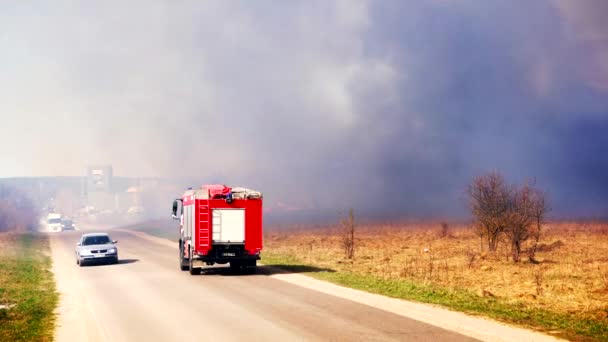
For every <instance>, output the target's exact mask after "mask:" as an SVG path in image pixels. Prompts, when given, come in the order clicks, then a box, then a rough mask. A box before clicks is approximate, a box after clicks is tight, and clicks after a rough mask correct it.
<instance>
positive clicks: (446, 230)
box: [439, 222, 450, 238]
mask: <svg viewBox="0 0 608 342" xmlns="http://www.w3.org/2000/svg"><path fill="white" fill-rule="evenodd" d="M440 225H441V228H440V229H439V237H440V238H446V237H448V236H450V226H449V225H448V223H447V222H441V224H440Z"/></svg>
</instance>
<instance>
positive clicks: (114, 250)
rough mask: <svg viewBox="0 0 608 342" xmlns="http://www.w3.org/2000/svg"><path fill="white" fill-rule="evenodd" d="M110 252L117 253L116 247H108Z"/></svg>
mask: <svg viewBox="0 0 608 342" xmlns="http://www.w3.org/2000/svg"><path fill="white" fill-rule="evenodd" d="M108 253H116V248H110V249H108Z"/></svg>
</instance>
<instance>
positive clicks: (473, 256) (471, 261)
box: [466, 249, 477, 268]
mask: <svg viewBox="0 0 608 342" xmlns="http://www.w3.org/2000/svg"><path fill="white" fill-rule="evenodd" d="M466 256H467V267H468V268H472V267H473V264H474V263H475V259H476V258H477V253H476V252H475V251H473V250H472V249H467V255H466Z"/></svg>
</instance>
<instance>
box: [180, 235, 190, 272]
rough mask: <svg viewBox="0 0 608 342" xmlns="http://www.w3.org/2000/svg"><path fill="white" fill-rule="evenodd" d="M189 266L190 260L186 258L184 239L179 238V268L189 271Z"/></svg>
mask: <svg viewBox="0 0 608 342" xmlns="http://www.w3.org/2000/svg"><path fill="white" fill-rule="evenodd" d="M188 268H189V265H188V260H186V258H184V244H183V242H182V240H179V269H180V270H182V271H187V270H188Z"/></svg>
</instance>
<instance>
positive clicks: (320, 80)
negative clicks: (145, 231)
mask: <svg viewBox="0 0 608 342" xmlns="http://www.w3.org/2000/svg"><path fill="white" fill-rule="evenodd" d="M0 6H2V8H1V10H0V49H1V51H2V53H1V54H0V74H1V75H2V77H1V78H0V113H1V114H0V115H2V128H1V132H2V134H1V135H0V155H2V156H3V157H2V159H1V161H0V176H20V175H26V176H27V175H80V174H81V173H82V170H83V168H84V165H87V164H97V163H111V164H112V165H113V166H114V169H115V173H117V174H121V175H130V176H158V177H165V178H169V179H176V180H179V182H183V183H184V184H187V183H191V184H196V183H203V182H216V181H217V182H225V183H240V184H246V185H249V186H251V187H256V188H260V189H262V190H264V192H265V193H266V198H267V199H268V201H267V203H268V204H269V206H277V204H276V203H278V202H281V203H284V204H282V206H284V207H293V208H299V209H315V208H321V209H336V208H345V207H349V206H355V207H357V208H361V210H367V212H368V213H372V212H375V213H392V214H396V215H424V216H426V215H459V214H462V213H463V211H464V209H465V208H464V204H463V196H464V195H463V193H464V188H465V186H466V184H467V183H468V182H469V180H470V179H471V177H473V176H474V175H477V174H479V173H482V172H485V171H487V170H490V169H499V170H502V171H503V172H504V173H505V174H506V175H507V177H508V178H509V179H512V180H513V181H520V180H523V179H524V178H525V177H531V176H534V177H537V180H538V184H539V185H540V186H542V187H544V188H546V189H548V190H549V191H550V193H551V194H552V197H553V198H554V202H555V203H554V206H555V208H556V211H560V212H562V213H564V214H566V215H579V214H580V215H601V214H602V213H604V210H605V209H608V196H607V195H605V193H606V191H603V190H606V189H608V187H607V186H608V178H606V176H605V175H606V174H608V173H607V172H606V171H608V158H606V157H605V156H603V150H605V149H606V147H607V146H608V141H607V140H606V139H605V138H604V137H603V136H604V132H605V129H606V128H608V100H607V99H608V98H607V97H606V95H607V93H608V62H606V61H608V58H607V56H608V28H607V27H606V23H605V22H606V21H605V20H603V19H602V18H605V17H606V15H608V8H607V7H606V6H605V4H604V2H603V1H601V0H599V1H584V2H582V1H577V2H574V1H561V0H551V1H550V0H547V1H534V2H530V1H493V2H487V1H472V0H470V1H448V0H434V1H431V0H428V1H422V2H416V3H412V2H403V1H373V2H367V1H302V2H290V3H289V4H287V3H282V2H273V1H259V2H256V3H255V4H251V3H249V2H244V1H206V2H201V1H180V2H172V1H141V2H137V1H131V2H128V3H125V2H118V1H99V2H86V3H85V2H76V1H63V2H53V3H52V4H50V3H46V4H45V3H34V2H31V3H26V2H17V1H15V2H12V3H4V4H2V5H0Z"/></svg>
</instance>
